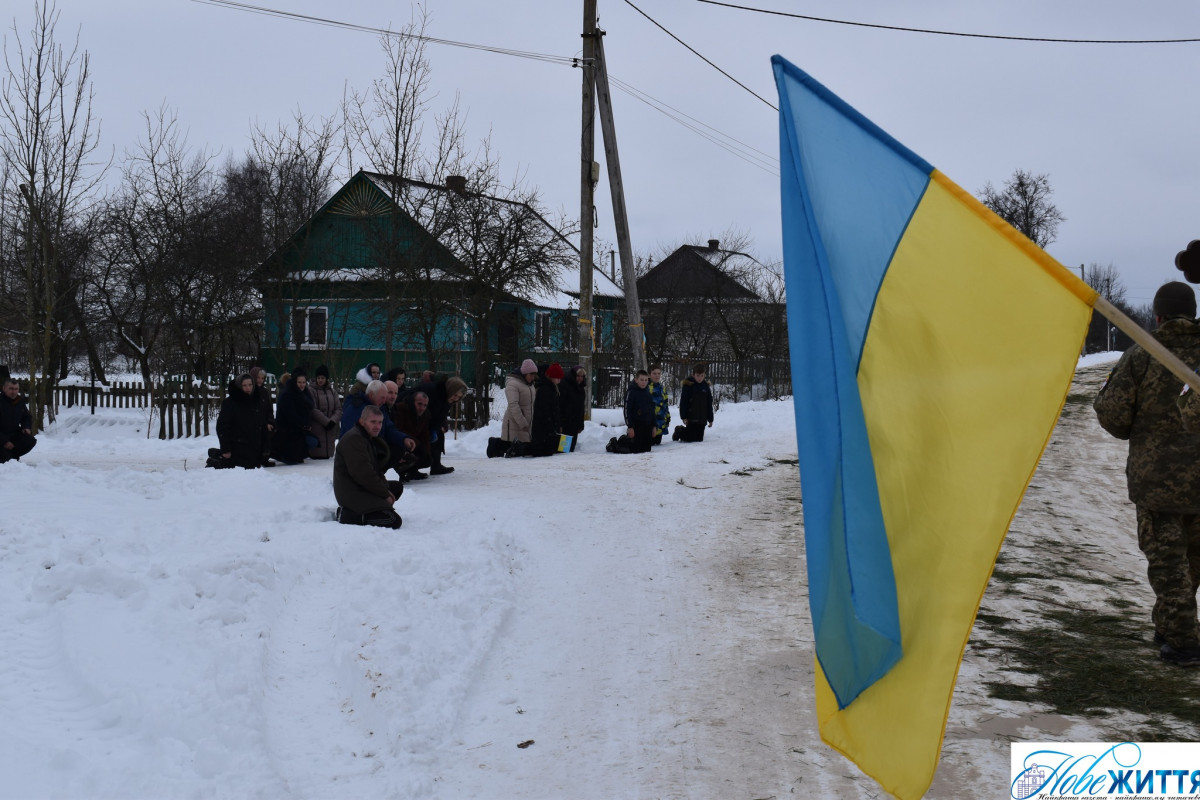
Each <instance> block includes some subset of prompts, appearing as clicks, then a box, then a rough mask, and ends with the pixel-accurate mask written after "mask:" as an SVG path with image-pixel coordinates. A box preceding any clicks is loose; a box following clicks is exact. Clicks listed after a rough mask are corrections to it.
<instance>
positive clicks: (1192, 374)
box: [1092, 297, 1200, 392]
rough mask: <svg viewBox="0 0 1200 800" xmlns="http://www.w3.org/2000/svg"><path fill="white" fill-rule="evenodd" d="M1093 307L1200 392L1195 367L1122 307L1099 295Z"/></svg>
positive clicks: (1180, 378)
mask: <svg viewBox="0 0 1200 800" xmlns="http://www.w3.org/2000/svg"><path fill="white" fill-rule="evenodd" d="M1092 307H1093V308H1094V309H1096V310H1097V311H1099V312H1100V314H1101V315H1102V316H1104V317H1105V318H1106V319H1107V320H1108V321H1109V322H1111V323H1112V324H1113V325H1116V326H1117V327H1118V328H1120V329H1121V330H1122V331H1124V333H1125V335H1126V336H1128V337H1129V338H1130V339H1133V340H1134V341H1135V342H1137V343H1138V344H1140V345H1141V346H1142V347H1143V348H1145V350H1146V352H1147V353H1149V354H1150V355H1152V356H1154V357H1155V358H1156V359H1158V362H1159V363H1160V364H1162V365H1163V366H1164V367H1166V368H1167V369H1169V370H1170V371H1171V374H1173V375H1174V376H1175V377H1176V378H1179V380H1181V381H1183V382H1184V383H1186V384H1187V385H1188V386H1190V387H1192V388H1193V389H1195V390H1196V391H1198V392H1200V375H1197V374H1196V371H1195V370H1194V369H1192V368H1191V367H1189V366H1188V365H1187V364H1186V363H1185V362H1184V361H1183V360H1182V359H1181V358H1179V356H1177V355H1175V354H1174V353H1172V352H1171V351H1170V350H1168V349H1167V348H1166V347H1164V346H1163V344H1162V342H1160V341H1158V339H1155V338H1154V337H1153V336H1152V335H1151V334H1150V333H1148V332H1147V331H1146V330H1145V329H1144V328H1142V326H1141V325H1138V324H1137V323H1136V322H1134V321H1133V320H1131V319H1130V318H1129V317H1127V316H1125V313H1124V312H1122V311H1121V309H1119V308H1117V307H1116V306H1114V305H1113V304H1112V303H1110V302H1108V301H1107V300H1105V299H1104V298H1103V297H1097V298H1096V303H1095V305H1094V306H1092Z"/></svg>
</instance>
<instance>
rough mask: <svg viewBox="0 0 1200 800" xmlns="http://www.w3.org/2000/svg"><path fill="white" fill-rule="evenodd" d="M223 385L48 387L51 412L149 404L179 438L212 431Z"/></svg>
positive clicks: (467, 411)
mask: <svg viewBox="0 0 1200 800" xmlns="http://www.w3.org/2000/svg"><path fill="white" fill-rule="evenodd" d="M21 384H22V385H21V391H22V392H23V393H25V394H28V390H29V386H28V381H22V382H21ZM334 388H335V390H336V391H337V392H338V396H339V397H344V396H345V390H344V389H348V388H349V385H347V386H346V387H336V386H335V387H334ZM267 389H268V390H269V391H270V392H271V399H272V402H273V401H274V400H275V399H276V398H277V392H278V389H279V387H278V386H277V385H268V386H267ZM225 395H226V389H224V388H221V389H218V388H217V387H215V386H197V385H195V384H190V383H176V382H171V383H159V384H155V385H154V391H153V393H151V392H150V391H148V390H147V389H146V385H145V384H144V383H142V382H141V381H116V382H113V383H111V384H109V385H108V386H103V385H100V384H97V385H96V387H95V388H93V387H91V386H88V385H78V384H71V385H67V386H55V387H54V410H55V411H56V412H57V411H58V410H59V409H61V408H74V407H83V408H91V407H93V406H94V407H95V408H142V409H146V410H147V413H149V412H150V406H151V404H152V403H153V405H154V412H153V415H152V417H151V424H153V423H154V421H155V420H157V422H158V438H160V439H183V438H189V437H193V436H208V435H209V434H210V433H212V432H214V428H215V426H216V417H217V412H219V411H220V410H221V402H222V401H223V400H224V399H225ZM490 401H491V398H486V399H484V400H483V401H482V404H483V405H484V406H486V405H487V404H488V403H490ZM480 402H481V401H479V400H477V398H476V397H475V396H474V395H468V396H467V397H464V398H463V399H462V401H461V402H459V403H458V404H457V405H456V406H455V407H453V408H451V410H450V424H451V426H452V429H453V430H456V431H458V430H471V429H473V428H474V427H475V421H476V419H477V416H476V415H477V414H478V413H481V412H482V413H483V414H484V415H485V417H484V418H485V419H486V413H487V411H486V409H479V408H478V406H479V404H480Z"/></svg>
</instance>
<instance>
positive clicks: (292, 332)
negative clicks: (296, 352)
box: [288, 306, 329, 350]
mask: <svg viewBox="0 0 1200 800" xmlns="http://www.w3.org/2000/svg"><path fill="white" fill-rule="evenodd" d="M300 311H303V312H304V341H303V342H297V341H296V314H297V312H300ZM313 311H320V312H321V313H323V314H324V315H325V329H324V330H323V331H322V337H321V338H322V341H321V342H312V341H310V340H311V339H312V312H313ZM288 339H289V340H291V341H290V345H291V346H292V347H295V346H296V345H297V344H298V345H300V349H301V350H325V349H327V348H328V347H329V306H294V307H293V308H292V310H291V313H290V314H289V315H288Z"/></svg>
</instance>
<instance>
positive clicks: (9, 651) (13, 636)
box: [0, 616, 122, 746]
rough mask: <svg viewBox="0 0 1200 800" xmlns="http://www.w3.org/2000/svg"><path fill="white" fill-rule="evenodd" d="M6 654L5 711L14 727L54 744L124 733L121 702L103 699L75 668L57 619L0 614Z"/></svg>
mask: <svg viewBox="0 0 1200 800" xmlns="http://www.w3.org/2000/svg"><path fill="white" fill-rule="evenodd" d="M0 650H3V651H4V653H5V654H6V657H5V669H4V670H0V708H3V709H4V715H5V717H6V718H7V719H8V724H9V727H10V728H19V729H20V730H22V731H24V732H25V734H26V738H27V740H29V741H30V742H34V743H36V742H43V743H45V744H46V745H48V746H59V744H60V743H61V742H62V741H65V740H68V739H74V738H83V737H90V736H92V735H94V734H100V735H101V736H103V737H115V736H116V735H118V734H117V726H118V725H119V723H120V722H121V717H122V714H121V710H120V705H121V703H120V701H119V700H117V699H114V698H104V697H102V696H100V694H99V693H97V692H96V691H94V690H93V689H91V688H90V687H89V686H88V684H87V681H86V679H85V677H84V676H83V675H81V674H79V673H78V672H76V671H75V670H73V669H72V668H71V666H70V665H71V664H72V660H71V658H70V657H69V656H68V654H67V652H66V650H65V649H64V647H63V641H62V631H61V629H60V627H59V625H58V624H57V622H56V621H54V620H53V619H36V620H27V621H18V620H14V619H11V618H9V617H6V616H0ZM18 720H19V723H18V724H14V721H18Z"/></svg>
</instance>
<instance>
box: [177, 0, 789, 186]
mask: <svg viewBox="0 0 1200 800" xmlns="http://www.w3.org/2000/svg"><path fill="white" fill-rule="evenodd" d="M191 1H192V2H193V3H200V4H202V5H210V6H216V7H219V8H228V9H233V10H237V11H245V12H248V13H252V14H261V15H264V16H269V17H277V18H283V19H291V20H294V21H297V22H307V23H310V24H315V25H323V26H327V27H331V28H341V29H343V30H350V31H355V32H359V33H370V34H374V35H387V36H396V37H400V38H411V39H419V40H421V41H424V42H430V43H432V44H443V45H448V46H451V47H462V48H466V49H470V50H478V51H483V52H489V53H495V54H498V55H507V56H515V57H518V58H528V59H533V60H537V61H543V62H548V63H553V64H559V65H570V66H579V64H580V61H581V59H579V58H577V57H576V58H571V57H565V56H552V55H546V54H544V53H533V52H529V51H525V50H513V49H510V48H504V47H492V46H488V45H480V44H471V43H468V42H457V41H453V40H450V39H437V38H434V37H432V36H417V35H414V34H407V33H402V32H397V31H392V30H388V29H386V28H376V27H371V26H368V25H359V24H356V23H352V22H343V21H341V20H334V19H326V18H323V17H314V16H310V15H307V14H298V13H295V12H291V11H281V10H279V9H273V8H267V7H265V6H256V5H252V4H250V3H243V2H239V0H191ZM626 2H628V0H626ZM630 5H631V6H632V5H633V4H632V3H630ZM633 7H634V9H635V10H637V11H638V12H639V13H641V14H642V16H645V17H646V19H649V20H650V21H651V22H653V23H654V24H655V25H658V27H659V28H662V30H663V31H664V32H666V33H667V35H669V36H671V37H672V38H674V39H675V40H676V41H678V42H679V43H680V44H682V45H683V46H684V47H687V48H688V49H689V50H691V51H692V52H693V53H696V51H695V50H694V49H692V48H691V47H690V46H688V45H687V44H686V43H685V42H683V41H681V40H680V39H679V38H678V37H676V36H675V35H674V34H672V33H671V32H670V31H668V30H667V29H666V28H663V27H662V26H661V25H659V24H658V23H657V22H655V21H654V20H653V19H651V18H650V17H649V16H648V15H646V14H645V12H642V11H641V9H639V8H637V6H633ZM696 55H697V56H700V58H702V59H704V61H706V62H707V63H709V64H710V65H712V66H713V67H714V68H715V69H717V70H718V71H719V72H721V73H722V74H724V75H725V76H726V77H729V78H730V80H733V81H734V83H738V85H739V86H742V88H743V89H746V91H750V89H748V88H747V87H746V86H744V85H743V84H741V83H740V82H738V81H737V80H736V79H734V78H732V76H730V75H729V74H728V73H726V72H725V71H724V70H721V68H720V67H717V66H716V65H715V64H712V62H711V61H708V59H706V58H704V56H701V55H700V54H699V53H696ZM609 80H610V81H611V82H612V84H613V86H615V87H616V88H617V89H619V90H620V91H622V92H624V93H625V94H627V95H629V96H630V97H633V98H634V99H636V100H639V101H640V102H642V103H645V104H646V105H648V106H650V107H651V108H653V109H654V110H656V111H658V112H659V113H660V114H663V115H664V116H666V117H667V118H669V119H671V120H672V121H674V122H675V123H676V124H678V125H680V126H682V127H684V128H686V129H688V130H690V131H691V132H692V133H694V134H696V135H697V136H699V137H701V138H703V139H706V140H707V141H709V142H711V143H712V144H715V145H716V146H717V147H720V148H721V149H723V150H725V151H726V152H728V153H731V154H733V155H734V156H736V157H737V158H740V159H742V160H743V161H745V162H747V163H749V164H751V165H753V166H755V167H758V168H759V169H761V170H763V171H764V172H767V173H769V174H772V175H778V174H779V159H777V158H775V157H773V156H771V155H770V154H768V153H764V152H763V151H761V150H757V149H755V148H754V147H751V146H750V145H748V144H746V143H744V142H741V141H739V140H738V139H736V138H734V137H733V136H730V135H729V134H726V133H722V132H721V131H719V130H717V129H716V128H714V127H712V126H711V125H708V124H706V123H703V122H701V121H700V120H698V119H696V118H695V117H692V116H690V115H688V114H686V113H684V112H682V111H680V110H679V109H677V108H674V107H672V106H670V105H668V104H667V103H665V102H663V101H661V100H658V99H657V98H654V97H652V96H651V95H649V94H647V93H645V92H643V91H642V90H640V89H638V88H637V87H635V86H633V85H631V84H629V83H627V82H625V81H622V80H620V79H618V78H616V77H615V76H612V75H609ZM750 93H751V94H754V92H752V91H750ZM754 96H755V97H758V95H757V94H755V95H754ZM758 99H760V100H762V98H761V97H758ZM763 102H764V103H766V101H765V100H763ZM767 105H768V106H770V107H771V108H773V109H774V108H775V107H774V106H772V105H771V104H770V103H767Z"/></svg>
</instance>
